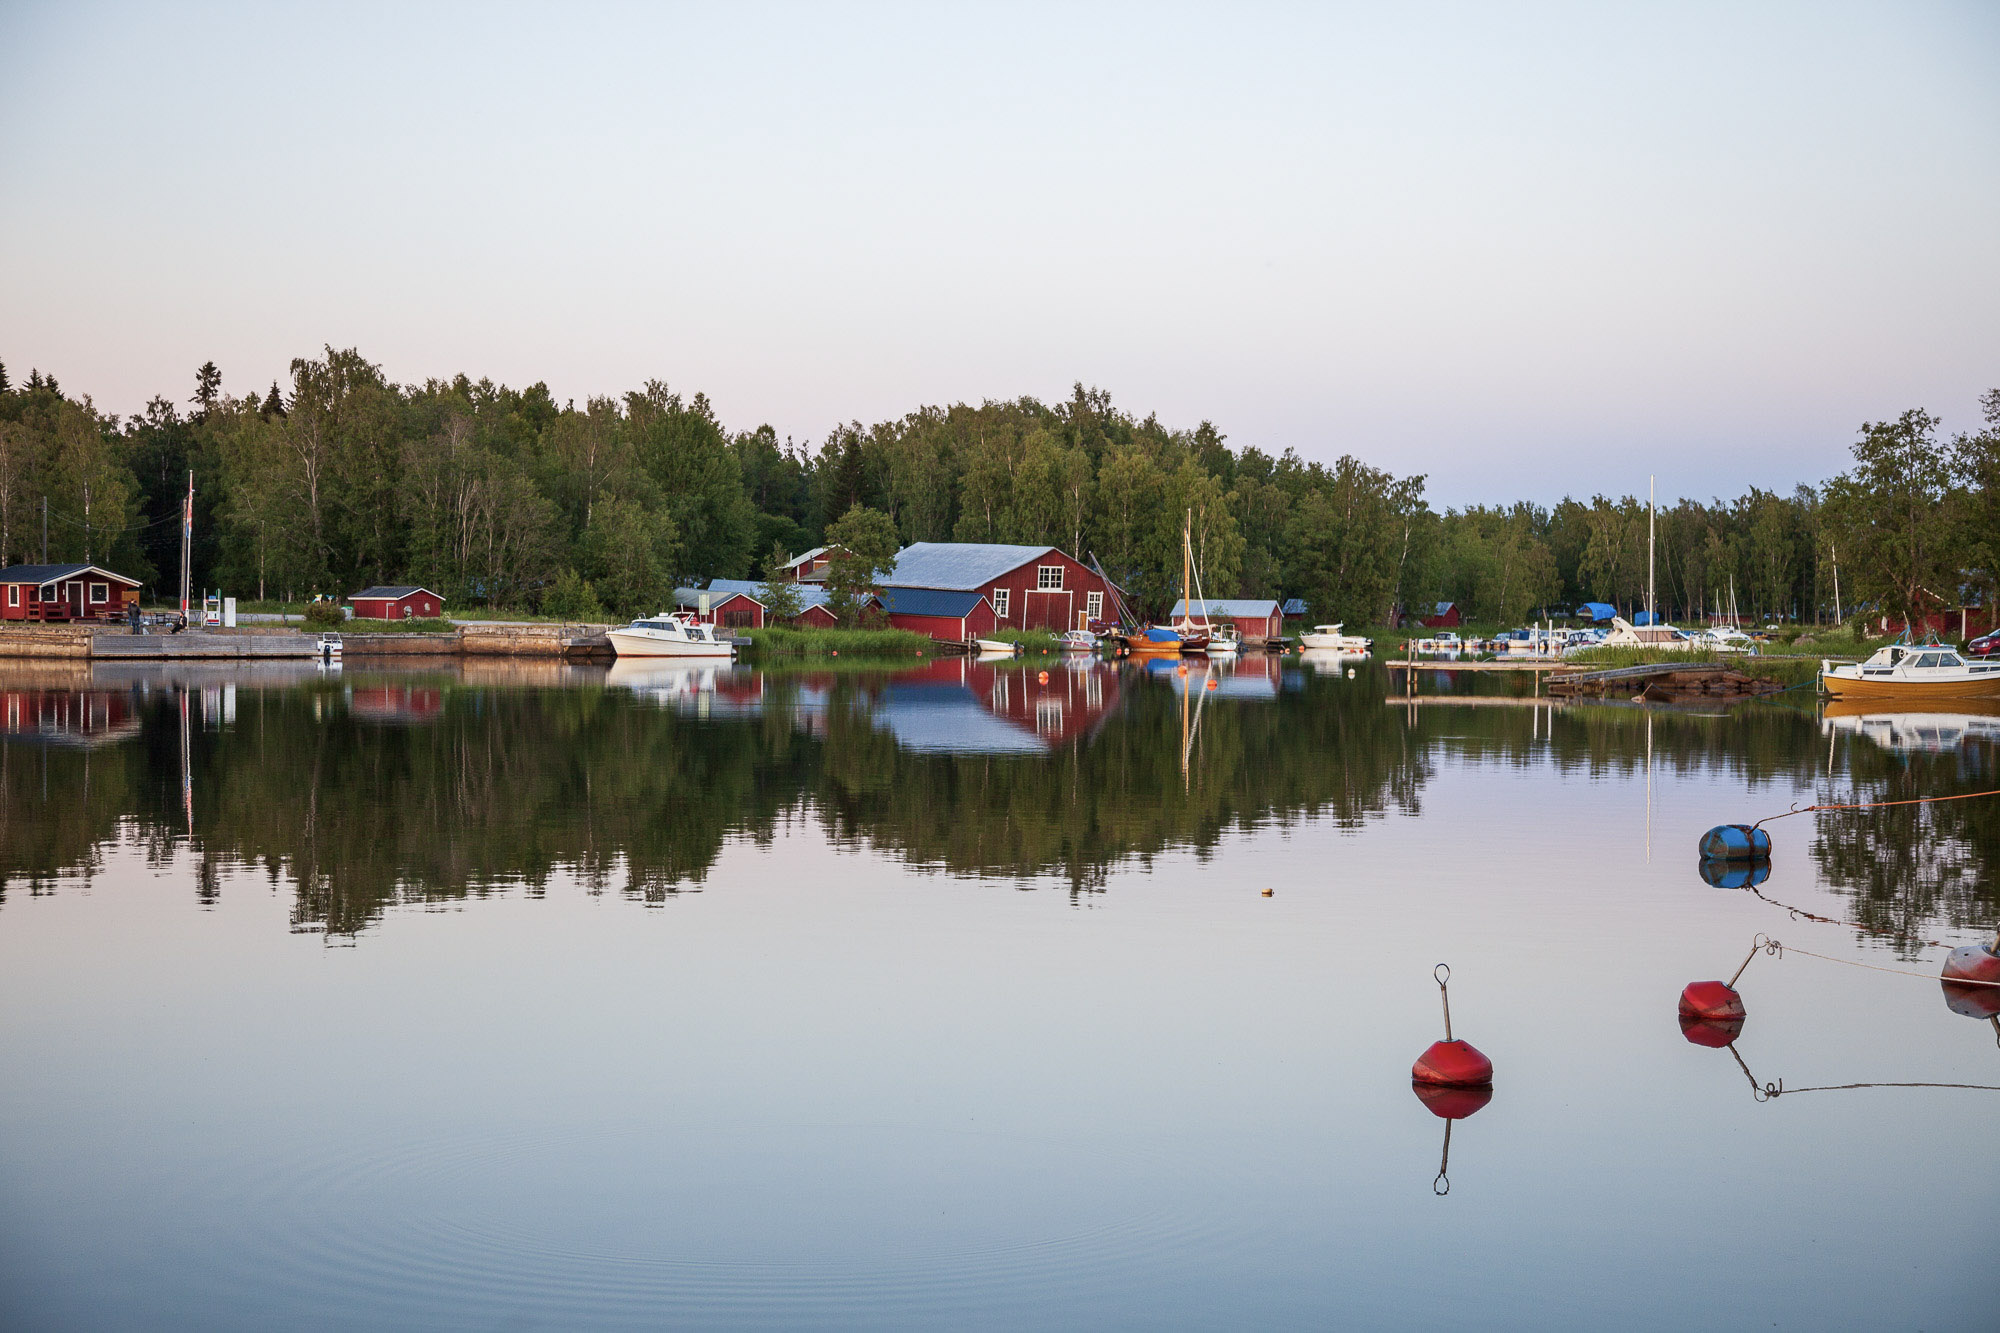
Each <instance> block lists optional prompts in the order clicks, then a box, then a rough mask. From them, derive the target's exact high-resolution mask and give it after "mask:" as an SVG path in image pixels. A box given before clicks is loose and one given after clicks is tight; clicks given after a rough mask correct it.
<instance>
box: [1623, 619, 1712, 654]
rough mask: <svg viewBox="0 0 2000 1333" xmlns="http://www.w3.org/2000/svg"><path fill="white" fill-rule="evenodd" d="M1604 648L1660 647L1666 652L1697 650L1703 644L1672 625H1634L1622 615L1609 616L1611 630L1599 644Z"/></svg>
mask: <svg viewBox="0 0 2000 1333" xmlns="http://www.w3.org/2000/svg"><path fill="white" fill-rule="evenodd" d="M1600 646H1601V647H1605V648H1661V649H1665V650H1666V651H1668V652H1676V653H1685V652H1692V651H1697V650H1699V649H1700V648H1701V647H1702V646H1703V645H1701V644H1698V643H1696V642H1695V641H1694V640H1693V639H1691V638H1689V637H1688V635H1687V632H1686V631H1685V630H1678V629H1675V628H1674V627H1673V626H1672V625H1634V624H1633V623H1632V622H1631V621H1629V620H1627V619H1625V617H1623V616H1613V617H1611V632H1610V633H1609V634H1607V635H1605V636H1604V642H1603V643H1602V644H1601V645H1600Z"/></svg>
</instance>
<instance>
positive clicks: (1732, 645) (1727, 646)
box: [1694, 625, 1757, 655]
mask: <svg viewBox="0 0 2000 1333" xmlns="http://www.w3.org/2000/svg"><path fill="white" fill-rule="evenodd" d="M1694 637H1695V642H1697V643H1699V644H1700V645H1701V646H1702V647H1704V648H1713V649H1714V650H1715V651H1716V652H1718V653H1744V654H1749V655H1754V654H1755V653H1756V651H1757V641H1756V640H1755V639H1753V638H1751V637H1750V636H1749V635H1748V634H1745V633H1744V632H1743V631H1742V630H1740V629H1737V628H1736V627H1735V626H1734V625H1718V626H1716V627H1715V628H1714V629H1707V630H1703V631H1702V632H1701V633H1700V634H1697V635H1695V636H1694Z"/></svg>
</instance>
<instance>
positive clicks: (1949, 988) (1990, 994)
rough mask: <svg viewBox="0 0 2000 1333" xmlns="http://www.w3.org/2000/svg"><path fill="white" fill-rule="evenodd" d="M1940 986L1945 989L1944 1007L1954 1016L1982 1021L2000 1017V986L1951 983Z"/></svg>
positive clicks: (1947, 982)
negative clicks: (1955, 984) (1958, 1015)
mask: <svg viewBox="0 0 2000 1333" xmlns="http://www.w3.org/2000/svg"><path fill="white" fill-rule="evenodd" d="M1940 984H1941V985H1942V986H1943V987H1944V1007H1945V1008H1947V1009H1949V1010H1951V1011H1952V1012H1953V1013H1954V1014H1963V1015H1965V1017H1967V1018H1981V1019H1987V1018H1992V1017H1994V1016H1995V1015H2000V986H1954V985H1953V984H1952V983H1951V982H1949V981H1946V982H1942V983H1940Z"/></svg>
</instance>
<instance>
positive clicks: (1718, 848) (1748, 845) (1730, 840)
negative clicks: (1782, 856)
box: [1701, 824, 1771, 861]
mask: <svg viewBox="0 0 2000 1333" xmlns="http://www.w3.org/2000/svg"><path fill="white" fill-rule="evenodd" d="M1770 855H1771V835H1770V834H1768V833H1766V832H1764V830H1763V829H1760V828H1752V827H1750V825H1748V824H1717V825H1716V826H1715V827H1714V828H1712V829H1710V830H1709V831H1708V832H1706V833H1704V834H1702V835H1701V859H1702V860H1704V861H1764V860H1768V859H1769V858H1770Z"/></svg>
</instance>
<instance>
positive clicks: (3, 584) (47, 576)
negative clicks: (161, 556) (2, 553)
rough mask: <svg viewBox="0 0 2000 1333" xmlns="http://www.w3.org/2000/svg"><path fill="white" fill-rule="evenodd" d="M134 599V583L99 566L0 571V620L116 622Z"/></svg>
mask: <svg viewBox="0 0 2000 1333" xmlns="http://www.w3.org/2000/svg"><path fill="white" fill-rule="evenodd" d="M138 600H139V580H137V579H133V578H127V577H126V576H125V575H123V574H115V573H113V572H112V571H110V570H108V569H106V568H104V567H103V566H102V565H89V564H84V565H14V566H12V567H11V568H8V569H0V620H37V621H66V620H120V619H123V618H124V616H125V607H126V605H127V603H130V602H136V601H138Z"/></svg>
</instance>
